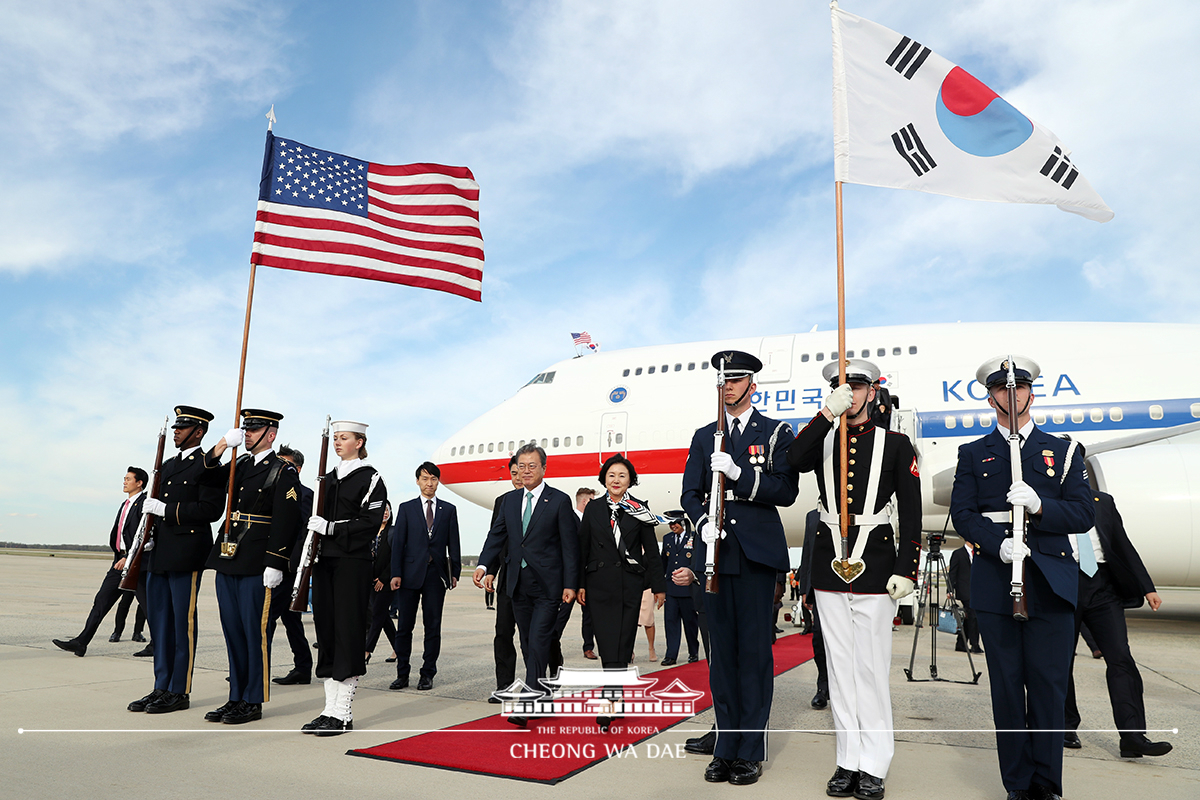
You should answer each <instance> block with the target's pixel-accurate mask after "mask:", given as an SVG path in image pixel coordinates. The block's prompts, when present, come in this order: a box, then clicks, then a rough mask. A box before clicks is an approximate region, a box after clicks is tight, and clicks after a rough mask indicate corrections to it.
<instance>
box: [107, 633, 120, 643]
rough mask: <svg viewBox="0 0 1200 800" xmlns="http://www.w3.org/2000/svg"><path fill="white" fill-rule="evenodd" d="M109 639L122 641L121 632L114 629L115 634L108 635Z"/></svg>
mask: <svg viewBox="0 0 1200 800" xmlns="http://www.w3.org/2000/svg"><path fill="white" fill-rule="evenodd" d="M108 640H109V641H110V642H119V641H121V634H119V633H117V632H116V631H113V635H112V636H110V637H108Z"/></svg>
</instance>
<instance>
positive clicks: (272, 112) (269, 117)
mask: <svg viewBox="0 0 1200 800" xmlns="http://www.w3.org/2000/svg"><path fill="white" fill-rule="evenodd" d="M276 122H278V120H276V119H275V104H274V103H271V110H270V111H268V112H267V132H268V133H270V132H271V126H272V125H274V124H275V123H276Z"/></svg>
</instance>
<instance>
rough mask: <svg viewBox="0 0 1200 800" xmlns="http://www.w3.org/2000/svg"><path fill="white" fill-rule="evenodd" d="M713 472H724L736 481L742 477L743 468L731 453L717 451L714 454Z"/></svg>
mask: <svg viewBox="0 0 1200 800" xmlns="http://www.w3.org/2000/svg"><path fill="white" fill-rule="evenodd" d="M711 463H712V468H713V472H724V473H725V474H726V475H727V476H728V477H729V480H731V481H736V480H737V479H738V478H740V477H742V468H741V467H739V466H738V465H737V464H735V463H734V461H733V456H731V455H729V453H723V452H721V451H719V450H718V451H717V452H715V453H713V454H712V462H711Z"/></svg>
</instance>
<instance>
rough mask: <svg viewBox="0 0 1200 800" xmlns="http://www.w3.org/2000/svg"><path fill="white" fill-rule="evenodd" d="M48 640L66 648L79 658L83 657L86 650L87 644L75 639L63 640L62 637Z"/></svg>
mask: <svg viewBox="0 0 1200 800" xmlns="http://www.w3.org/2000/svg"><path fill="white" fill-rule="evenodd" d="M50 641H52V642H54V643H55V644H56V645H58V646H59V647H61V648H62V649H63V650H66V651H67V652H68V653H74V654H75V655H77V656H79V657H80V658H83V654H84V653H86V652H87V645H86V644H80V643H79V642H77V641H76V640H75V639H67V640H66V641H63V640H62V639H51V640H50Z"/></svg>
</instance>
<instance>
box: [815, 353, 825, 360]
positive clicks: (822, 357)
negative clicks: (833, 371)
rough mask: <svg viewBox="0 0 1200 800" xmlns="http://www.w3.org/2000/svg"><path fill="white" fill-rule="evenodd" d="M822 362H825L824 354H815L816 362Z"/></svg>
mask: <svg viewBox="0 0 1200 800" xmlns="http://www.w3.org/2000/svg"><path fill="white" fill-rule="evenodd" d="M824 360H825V354H824V353H817V361H824Z"/></svg>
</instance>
